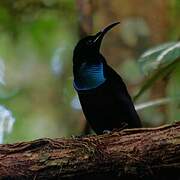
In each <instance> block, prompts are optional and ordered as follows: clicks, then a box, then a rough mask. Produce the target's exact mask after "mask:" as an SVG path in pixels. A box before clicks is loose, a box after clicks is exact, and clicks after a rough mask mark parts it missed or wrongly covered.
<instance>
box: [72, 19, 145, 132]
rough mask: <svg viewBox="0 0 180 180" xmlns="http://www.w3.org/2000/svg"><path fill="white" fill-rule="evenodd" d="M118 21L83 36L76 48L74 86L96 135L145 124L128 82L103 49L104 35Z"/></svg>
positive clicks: (74, 52) (74, 54) (74, 53)
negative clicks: (137, 109)
mask: <svg viewBox="0 0 180 180" xmlns="http://www.w3.org/2000/svg"><path fill="white" fill-rule="evenodd" d="M119 23H120V22H114V23H112V24H110V25H108V26H106V27H105V28H104V29H102V30H100V31H99V32H97V33H96V34H95V35H88V36H86V37H84V38H82V39H80V40H79V41H78V43H77V44H76V45H75V48H74V51H73V76H74V78H73V86H74V88H75V90H76V91H77V94H78V98H79V101H80V104H81V107H82V110H83V113H84V115H85V118H86V120H87V121H88V123H89V124H90V127H91V128H92V129H93V130H94V132H95V133H96V134H103V133H104V132H106V131H108V132H109V131H112V130H115V129H121V128H122V127H124V126H125V128H140V127H142V125H141V120H140V118H139V116H138V114H137V112H136V110H135V107H134V104H133V101H132V99H131V96H130V95H129V93H128V90H127V87H126V85H125V83H124V82H123V80H122V78H121V77H120V75H119V74H118V73H117V72H116V71H115V70H113V69H112V68H111V67H110V66H109V65H108V63H107V61H106V59H105V57H104V56H103V55H102V54H101V52H100V47H101V43H102V40H103V38H104V36H105V34H106V33H107V32H108V31H109V30H111V29H112V28H113V27H115V26H116V25H118V24H119Z"/></svg>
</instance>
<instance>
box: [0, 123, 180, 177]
mask: <svg viewBox="0 0 180 180" xmlns="http://www.w3.org/2000/svg"><path fill="white" fill-rule="evenodd" d="M0 175H1V179H52V178H55V179H92V178H98V179H102V178H103V179H121V180H122V179H127V178H133V180H134V179H173V180H174V179H180V123H176V124H173V125H167V126H162V127H159V128H142V129H126V130H120V131H115V132H112V133H110V134H103V135H99V136H96V135H90V136H85V137H72V138H58V139H48V138H45V139H39V140H35V141H31V142H21V143H15V144H5V145H0Z"/></svg>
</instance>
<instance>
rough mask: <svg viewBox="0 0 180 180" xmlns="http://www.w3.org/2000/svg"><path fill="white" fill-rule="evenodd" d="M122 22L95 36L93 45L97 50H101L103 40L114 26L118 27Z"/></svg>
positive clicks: (111, 25)
mask: <svg viewBox="0 0 180 180" xmlns="http://www.w3.org/2000/svg"><path fill="white" fill-rule="evenodd" d="M119 23H120V22H115V23H112V24H110V25H109V26H107V27H105V28H104V29H103V30H101V31H99V32H98V33H97V34H96V35H95V36H94V38H95V39H94V41H93V43H94V44H95V46H96V48H97V49H98V50H99V49H100V46H101V42H102V39H103V37H104V35H105V34H106V33H107V32H108V31H109V30H111V29H112V28H113V27H114V26H116V25H118V24H119Z"/></svg>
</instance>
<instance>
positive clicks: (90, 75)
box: [74, 63, 106, 90]
mask: <svg viewBox="0 0 180 180" xmlns="http://www.w3.org/2000/svg"><path fill="white" fill-rule="evenodd" d="M105 80H106V78H105V77H104V69H103V63H98V64H88V63H83V64H82V65H81V66H80V68H79V70H78V72H77V76H76V78H75V80H74V87H75V89H76V90H89V89H93V88H96V87H98V86H100V85H101V84H103V83H104V82H105Z"/></svg>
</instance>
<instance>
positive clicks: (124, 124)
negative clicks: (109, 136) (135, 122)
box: [112, 122, 128, 132]
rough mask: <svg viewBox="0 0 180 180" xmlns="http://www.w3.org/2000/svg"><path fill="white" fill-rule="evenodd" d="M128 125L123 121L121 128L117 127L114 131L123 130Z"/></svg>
mask: <svg viewBox="0 0 180 180" xmlns="http://www.w3.org/2000/svg"><path fill="white" fill-rule="evenodd" d="M127 127H128V124H127V123H125V122H123V123H121V127H120V128H115V129H113V130H112V131H113V132H115V131H122V130H124V129H126V128H127Z"/></svg>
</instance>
